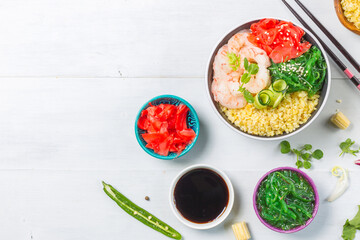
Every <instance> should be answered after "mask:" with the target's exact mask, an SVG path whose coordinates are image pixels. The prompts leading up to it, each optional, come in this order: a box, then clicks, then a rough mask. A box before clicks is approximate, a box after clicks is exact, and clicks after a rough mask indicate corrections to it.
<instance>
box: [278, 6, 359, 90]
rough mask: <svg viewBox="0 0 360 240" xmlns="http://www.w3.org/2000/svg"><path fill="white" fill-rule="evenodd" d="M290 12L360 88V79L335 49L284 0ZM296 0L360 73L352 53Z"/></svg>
mask: <svg viewBox="0 0 360 240" xmlns="http://www.w3.org/2000/svg"><path fill="white" fill-rule="evenodd" d="M282 1H283V3H284V4H285V5H286V7H287V8H288V9H289V10H290V12H291V13H292V14H293V15H294V16H295V17H296V18H297V19H298V20H299V21H300V23H301V24H302V25H304V27H305V28H307V29H308V30H309V31H310V32H311V33H312V34H313V35H314V36H315V37H316V38H317V39H318V40H319V42H320V43H321V45H322V46H323V47H324V49H325V51H326V52H327V53H328V54H329V56H330V57H331V58H332V59H333V60H334V62H335V63H336V64H337V65H338V66H339V68H340V69H341V70H342V71H343V72H344V73H345V75H346V76H347V77H348V78H349V79H350V80H351V82H352V83H353V84H354V85H355V86H356V88H357V89H358V90H360V80H359V79H358V78H357V77H356V76H355V75H354V74H353V73H352V72H351V71H350V69H349V68H348V67H347V66H346V65H345V64H344V63H343V62H342V61H341V60H340V59H339V58H338V57H337V56H336V55H335V53H334V52H333V51H331V49H330V48H329V47H328V46H327V45H326V44H325V43H324V41H322V40H321V39H320V38H319V36H318V35H317V34H316V33H315V32H314V30H312V29H311V28H310V26H309V25H308V24H307V23H306V22H305V21H304V19H302V18H301V17H300V15H299V14H298V13H297V12H296V11H295V10H294V9H293V8H292V7H291V6H290V5H289V4H288V3H287V2H286V0H282ZM295 2H296V3H297V4H298V5H299V6H300V8H301V9H302V10H303V11H304V12H305V13H306V14H307V15H308V16H309V17H310V19H311V20H313V21H314V23H315V24H316V25H317V26H318V27H319V28H320V30H321V31H322V32H323V33H324V34H325V35H326V36H327V37H328V38H329V39H330V41H331V42H332V43H333V44H334V45H335V46H336V47H337V49H339V51H340V52H341V53H342V54H343V55H344V57H345V58H346V59H347V60H348V61H349V62H350V63H351V65H353V66H354V67H355V69H356V71H358V72H359V73H360V64H359V63H358V62H356V60H355V59H354V58H353V57H352V56H351V55H350V53H349V52H348V51H346V49H345V48H344V47H343V46H342V45H341V44H340V43H339V42H338V41H337V40H336V39H335V38H334V36H333V35H331V33H330V32H329V31H328V30H327V29H326V28H325V27H324V26H323V25H322V24H321V23H320V22H319V20H317V19H316V17H315V16H314V15H313V14H312V13H311V12H310V11H309V10H308V9H307V8H306V7H305V6H304V5H303V4H302V3H301V2H300V0H295Z"/></svg>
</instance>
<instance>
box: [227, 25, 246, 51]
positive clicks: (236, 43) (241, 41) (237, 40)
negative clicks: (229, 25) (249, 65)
mask: <svg viewBox="0 0 360 240" xmlns="http://www.w3.org/2000/svg"><path fill="white" fill-rule="evenodd" d="M249 33H250V31H249V30H242V31H240V32H238V33H236V34H235V35H234V36H232V37H231V38H230V40H229V42H228V45H229V52H233V53H235V54H239V51H240V49H241V48H242V47H244V46H247V45H250V44H251V43H250V42H249V40H248V36H249Z"/></svg>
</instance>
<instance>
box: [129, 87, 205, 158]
mask: <svg viewBox="0 0 360 240" xmlns="http://www.w3.org/2000/svg"><path fill="white" fill-rule="evenodd" d="M161 98H172V99H176V100H178V101H180V102H182V103H184V104H185V105H186V106H187V107H188V108H189V110H190V111H191V112H192V113H193V115H194V117H195V122H196V125H197V131H196V132H195V133H196V136H195V138H194V140H193V141H192V142H191V143H190V144H189V145H188V146H186V148H185V149H184V150H183V151H182V152H181V153H180V154H179V155H177V156H175V157H170V156H169V155H168V156H162V155H159V154H157V153H154V152H152V151H151V150H150V149H149V148H147V147H145V145H144V144H143V143H142V142H141V136H140V135H139V134H138V130H139V127H138V125H137V123H138V121H139V118H140V115H141V112H142V111H143V110H144V109H146V108H147V107H148V106H149V103H150V102H153V101H155V100H158V99H161ZM199 133H200V122H199V117H198V115H197V113H196V111H195V109H194V108H193V106H191V104H190V103H189V102H188V101H186V100H185V99H183V98H181V97H178V96H175V95H171V94H163V95H159V96H156V97H153V98H151V99H150V100H148V101H147V102H146V103H145V104H143V105H142V107H141V108H140V109H139V111H138V113H137V115H136V117H135V136H136V140H137V142H138V143H139V145H140V147H141V148H142V149H143V150H144V151H145V152H146V153H148V154H149V155H150V156H152V157H155V158H158V159H162V160H173V159H176V158H180V157H182V156H184V155H185V154H186V153H188V152H189V151H190V150H191V149H192V148H193V146H194V145H195V143H196V141H197V139H198V137H199Z"/></svg>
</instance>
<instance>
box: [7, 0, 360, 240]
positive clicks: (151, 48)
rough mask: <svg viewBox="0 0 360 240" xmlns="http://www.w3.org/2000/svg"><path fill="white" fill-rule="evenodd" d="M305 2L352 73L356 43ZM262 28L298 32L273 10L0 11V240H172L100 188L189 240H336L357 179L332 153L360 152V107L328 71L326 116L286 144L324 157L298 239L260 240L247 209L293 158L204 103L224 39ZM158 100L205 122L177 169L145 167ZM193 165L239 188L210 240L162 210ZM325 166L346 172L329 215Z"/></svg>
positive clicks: (108, 0) (133, 2)
mask: <svg viewBox="0 0 360 240" xmlns="http://www.w3.org/2000/svg"><path fill="white" fill-rule="evenodd" d="M303 2H304V4H305V5H306V6H308V7H309V9H310V10H311V11H312V12H313V13H314V14H315V15H316V16H317V17H318V18H319V20H320V21H321V22H323V23H324V25H325V26H326V27H327V28H328V29H329V31H330V32H332V33H333V34H334V35H335V36H336V38H337V39H338V40H339V41H340V42H341V43H342V44H343V45H344V47H345V48H347V49H348V50H349V51H350V52H351V53H352V54H353V56H354V57H355V58H356V59H357V60H358V61H360V47H359V46H360V45H359V42H360V36H358V35H355V34H353V33H352V32H350V31H348V30H347V29H345V28H344V27H343V26H342V25H341V24H340V22H339V21H338V19H337V17H336V15H335V11H334V7H333V3H332V1H327V0H317V1H311V0H306V1H305V0H304V1H303ZM293 5H294V4H293ZM297 9H298V8H297ZM301 15H302V16H304V14H303V13H302V14H301ZM262 17H278V18H285V19H289V20H292V21H294V22H295V23H298V21H296V19H295V18H294V17H293V16H292V15H291V14H290V13H289V11H288V10H287V9H286V8H285V7H284V6H283V4H282V2H281V1H280V0H257V1H244V0H231V1H230V0H224V1H209V0H201V1H200V0H197V1H189V0H186V1H169V0H146V1H145V0H142V1H141V0H62V1H49V0H48V1H47V0H32V1H26V0H2V1H1V2H0V33H1V36H0V190H1V196H0V236H1V237H0V238H1V239H6V240H13V239H14V240H18V239H19V240H22V239H25V240H31V239H35V240H72V239H73V240H79V239H82V240H95V239H96V240H100V239H107V240H118V239H136V240H137V239H139V240H141V239H167V238H166V237H164V236H162V235H161V234H159V233H157V232H155V231H153V230H151V229H150V228H148V227H146V226H144V225H142V224H141V223H139V222H137V221H136V220H134V219H132V218H131V217H130V216H128V215H127V214H125V213H124V212H123V211H122V210H121V209H120V208H119V207H118V206H117V205H116V204H115V203H114V202H113V201H112V200H110V199H109V198H108V197H107V196H106V195H105V193H104V192H103V191H102V186H101V180H104V181H106V182H108V183H110V184H112V185H113V186H114V187H116V188H117V189H118V190H119V191H121V192H122V193H123V194H125V195H126V196H128V197H129V198H130V199H131V200H133V201H134V202H135V203H137V204H138V205H140V206H142V207H144V208H145V209H147V210H148V211H150V212H151V213H153V214H155V215H156V216H158V217H159V218H160V219H162V220H164V221H165V222H167V223H169V224H170V225H171V226H173V227H174V228H175V229H177V230H178V231H179V232H180V233H182V235H183V236H184V239H189V240H199V239H224V240H225V239H235V238H234V236H233V234H232V230H231V224H232V223H235V222H237V221H240V220H245V221H246V222H248V226H249V229H250V232H251V234H252V236H253V239H256V240H259V239H260V240H262V239H276V240H278V239H340V236H341V231H342V225H343V224H344V223H345V220H346V218H352V217H353V216H354V215H355V213H356V211H357V206H356V205H357V204H360V190H359V189H360V188H359V187H358V184H359V182H360V167H359V166H356V165H355V164H354V163H353V162H354V160H355V159H356V157H353V156H345V157H339V153H340V149H339V147H338V145H339V143H340V142H341V141H343V140H345V139H346V138H348V137H351V138H352V139H354V140H356V141H357V142H359V143H360V136H359V135H360V134H359V133H360V123H359V118H360V108H359V105H358V103H359V102H360V93H359V91H358V90H356V88H355V87H354V86H353V85H352V84H351V83H350V81H348V80H346V78H345V77H344V75H343V74H342V73H341V72H340V71H339V70H338V69H337V67H336V66H335V65H334V64H333V62H331V68H332V74H333V79H332V89H331V93H330V97H329V100H328V102H327V104H326V106H325V109H324V110H323V112H322V113H321V115H320V117H319V118H318V119H317V120H316V121H315V122H314V123H313V124H312V125H311V126H310V127H308V128H307V129H305V130H304V131H303V132H301V133H299V134H298V135H296V136H294V137H291V138H290V139H289V141H290V142H291V143H292V144H293V145H294V146H299V145H301V144H305V143H311V144H312V145H313V146H314V147H315V148H321V149H322V150H323V151H324V153H325V155H324V158H323V159H322V160H320V161H316V160H314V162H313V168H312V169H311V170H309V171H306V172H307V173H308V174H309V175H310V176H311V177H312V178H313V180H314V181H315V183H316V185H317V188H318V191H319V194H320V200H321V203H320V209H319V212H318V215H317V217H316V218H315V220H314V221H313V223H311V224H310V225H309V226H308V227H307V228H306V229H304V230H302V231H301V232H298V233H295V234H291V235H284V234H279V233H275V232H272V231H271V230H269V229H267V228H266V227H265V226H263V225H262V224H261V223H260V221H259V220H258V219H257V218H256V215H255V213H254V210H253V206H252V194H253V188H254V186H255V184H256V182H257V181H258V179H259V178H260V177H261V176H262V175H263V174H264V173H265V172H267V171H268V170H270V169H272V168H275V167H279V166H295V158H294V156H290V155H289V156H288V155H282V154H280V152H279V147H278V144H279V142H278V141H275V142H261V141H255V140H251V139H248V138H245V137H243V136H240V135H238V134H236V133H234V132H233V131H231V130H230V129H229V128H227V127H226V126H225V125H224V124H223V123H222V122H221V121H220V120H219V119H218V118H217V116H216V115H215V113H214V112H213V110H212V108H211V106H210V104H209V101H208V99H207V97H206V94H205V93H206V92H205V85H204V74H205V68H206V63H207V59H208V56H209V55H210V53H211V50H212V48H213V46H214V44H215V43H216V42H217V41H218V40H219V38H220V37H221V36H222V35H224V34H225V33H226V32H227V31H228V30H230V29H232V28H234V27H236V26H238V25H240V24H242V23H244V22H245V21H248V20H250V19H256V18H262ZM306 19H307V20H308V18H306ZM312 26H313V25H312ZM319 34H320V36H323V35H322V34H321V33H319ZM326 42H328V41H326ZM333 49H334V48H333ZM334 51H335V52H336V53H337V54H338V51H337V50H335V49H334ZM166 93H168V94H174V95H178V96H180V97H183V98H185V99H186V100H188V101H189V102H190V103H191V104H192V105H193V107H194V108H195V109H196V111H197V113H198V115H199V118H200V122H201V129H200V136H199V139H198V142H197V144H196V145H195V147H194V149H193V150H191V151H190V152H189V153H188V154H187V155H185V156H184V157H183V158H180V159H177V160H174V161H163V160H158V159H154V158H152V157H150V156H149V155H147V154H146V153H145V152H144V151H143V150H142V149H141V148H140V147H139V145H138V144H137V142H136V139H135V136H134V120H135V116H136V114H137V111H138V110H139V108H140V106H142V105H143V104H144V103H145V102H146V101H147V100H148V99H150V98H152V97H154V96H156V95H160V94H166ZM336 99H341V100H342V103H341V104H339V103H337V102H336ZM336 109H340V110H341V111H342V112H344V113H345V114H346V115H347V116H348V117H349V118H350V120H351V121H352V125H351V127H350V128H349V129H347V130H345V131H343V130H339V129H336V128H334V127H333V126H332V125H331V123H329V118H330V116H331V115H332V114H333V113H334V112H335V110H336ZM358 158H359V157H358ZM198 163H205V164H211V165H214V166H216V167H218V168H220V169H222V170H224V171H225V172H226V173H227V174H228V176H229V177H230V179H231V180H232V183H233V185H234V188H235V198H236V199H235V205H234V209H233V211H232V213H231V214H230V216H229V218H228V219H227V220H226V221H225V222H224V223H223V224H221V225H219V226H218V227H216V228H214V229H212V230H206V231H199V230H193V229H189V228H188V227H186V226H184V225H182V224H181V223H180V222H179V221H178V220H177V219H176V218H175V216H174V215H173V214H172V213H171V210H170V207H169V203H168V194H169V193H168V191H169V187H170V182H171V180H172V179H173V178H174V177H175V175H176V174H177V173H178V172H179V171H181V170H182V169H183V168H185V167H187V166H190V165H192V164H198ZM334 165H341V166H343V167H346V168H348V169H349V172H350V178H351V186H350V188H349V189H348V191H347V192H346V193H345V194H344V195H343V196H342V197H341V198H340V199H338V200H337V201H335V202H333V203H327V202H325V198H326V197H327V195H328V194H329V193H330V192H331V190H332V188H333V187H334V185H335V182H336V179H335V178H334V177H332V176H331V174H330V172H329V171H330V169H331V168H332V167H333V166H334ZM145 196H149V197H150V201H145V200H144V197H145ZM356 239H360V233H358V234H357V238H356Z"/></svg>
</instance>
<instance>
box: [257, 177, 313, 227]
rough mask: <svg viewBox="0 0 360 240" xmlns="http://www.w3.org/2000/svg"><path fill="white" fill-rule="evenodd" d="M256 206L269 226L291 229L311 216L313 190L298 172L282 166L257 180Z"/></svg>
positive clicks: (303, 223) (302, 223)
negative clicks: (280, 168) (258, 184)
mask: <svg viewBox="0 0 360 240" xmlns="http://www.w3.org/2000/svg"><path fill="white" fill-rule="evenodd" d="M256 207H257V209H258V210H259V213H260V216H261V217H262V218H263V219H264V220H265V221H266V222H267V223H269V224H270V225H271V226H273V227H276V228H278V229H282V230H290V229H293V228H296V227H298V226H301V225H305V223H306V221H307V220H308V219H310V218H311V217H312V213H313V210H314V207H315V194H314V190H313V189H312V187H311V186H310V184H309V183H308V181H307V180H306V179H304V178H303V177H302V176H301V175H299V174H298V173H297V172H295V171H292V170H281V171H276V172H273V173H270V174H269V175H268V176H267V177H266V178H265V179H264V180H263V181H262V182H261V184H260V186H259V189H258V192H257V197H256Z"/></svg>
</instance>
